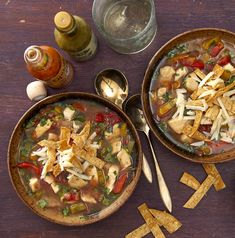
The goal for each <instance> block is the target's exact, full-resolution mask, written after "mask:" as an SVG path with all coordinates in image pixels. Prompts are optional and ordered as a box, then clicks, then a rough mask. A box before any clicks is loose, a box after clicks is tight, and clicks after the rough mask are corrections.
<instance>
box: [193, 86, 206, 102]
mask: <svg viewBox="0 0 235 238" xmlns="http://www.w3.org/2000/svg"><path fill="white" fill-rule="evenodd" d="M205 91H206V90H205V89H204V88H198V89H197V90H195V91H194V92H193V93H192V94H191V95H190V97H191V98H192V100H196V99H197V98H198V97H199V96H200V95H201V94H202V93H204V92H205Z"/></svg>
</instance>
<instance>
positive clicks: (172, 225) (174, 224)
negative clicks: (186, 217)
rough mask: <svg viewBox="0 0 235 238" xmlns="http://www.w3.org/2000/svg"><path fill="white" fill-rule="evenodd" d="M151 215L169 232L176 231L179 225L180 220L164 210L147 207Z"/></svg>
mask: <svg viewBox="0 0 235 238" xmlns="http://www.w3.org/2000/svg"><path fill="white" fill-rule="evenodd" d="M149 210H150V212H151V213H152V215H153V216H154V217H155V218H156V219H157V221H158V223H159V225H160V226H163V227H164V228H165V229H166V230H167V231H168V232H169V233H170V234H172V233H174V232H175V231H177V230H178V229H179V228H180V227H181V226H182V224H181V222H180V221H179V220H177V219H176V218H175V217H174V216H172V215H171V214H169V213H167V212H165V211H159V210H155V209H149Z"/></svg>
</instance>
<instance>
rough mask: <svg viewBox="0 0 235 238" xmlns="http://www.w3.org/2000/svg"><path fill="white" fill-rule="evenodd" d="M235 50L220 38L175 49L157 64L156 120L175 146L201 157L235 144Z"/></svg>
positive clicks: (153, 102) (152, 88)
mask: <svg viewBox="0 0 235 238" xmlns="http://www.w3.org/2000/svg"><path fill="white" fill-rule="evenodd" d="M234 56H235V47H234V45H233V44H231V43H229V42H226V41H224V40H223V39H220V38H218V37H215V38H201V39H195V40H192V41H188V42H185V43H183V44H181V45H178V46H176V47H175V48H174V49H172V50H171V51H169V52H168V54H167V55H165V56H164V57H163V59H162V60H161V61H160V63H159V64H158V67H157V68H156V70H155V72H154V74H153V77H152V81H151V85H150V92H149V99H150V106H151V111H152V114H153V118H154V120H155V122H156V124H157V126H158V128H159V129H160V131H161V132H162V133H163V134H164V135H165V136H166V137H167V138H168V139H169V140H170V141H171V142H173V143H174V144H175V145H177V146H178V147H180V148H182V149H184V150H186V151H188V152H190V153H196V154H198V155H199V156H203V155H210V154H218V153H222V152H224V151H228V150H230V149H231V148H233V146H234V141H235V90H234V87H235V68H234V65H235V58H234Z"/></svg>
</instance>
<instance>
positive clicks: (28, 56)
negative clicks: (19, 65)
mask: <svg viewBox="0 0 235 238" xmlns="http://www.w3.org/2000/svg"><path fill="white" fill-rule="evenodd" d="M24 60H25V62H26V63H27V64H30V65H31V66H33V67H34V68H38V69H42V68H44V67H45V66H46V64H47V62H48V56H47V54H46V53H45V52H43V50H42V49H41V48H40V47H39V46H35V45H33V46H30V47H28V48H27V49H26V50H25V53H24Z"/></svg>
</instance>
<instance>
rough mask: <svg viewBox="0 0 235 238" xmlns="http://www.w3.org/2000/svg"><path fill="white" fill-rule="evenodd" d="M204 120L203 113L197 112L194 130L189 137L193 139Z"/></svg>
mask: <svg viewBox="0 0 235 238" xmlns="http://www.w3.org/2000/svg"><path fill="white" fill-rule="evenodd" d="M201 120H202V111H196V116H195V120H194V123H193V128H192V130H191V132H190V134H189V137H192V136H193V135H194V133H195V132H196V131H197V130H198V128H199V126H200V123H201Z"/></svg>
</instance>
